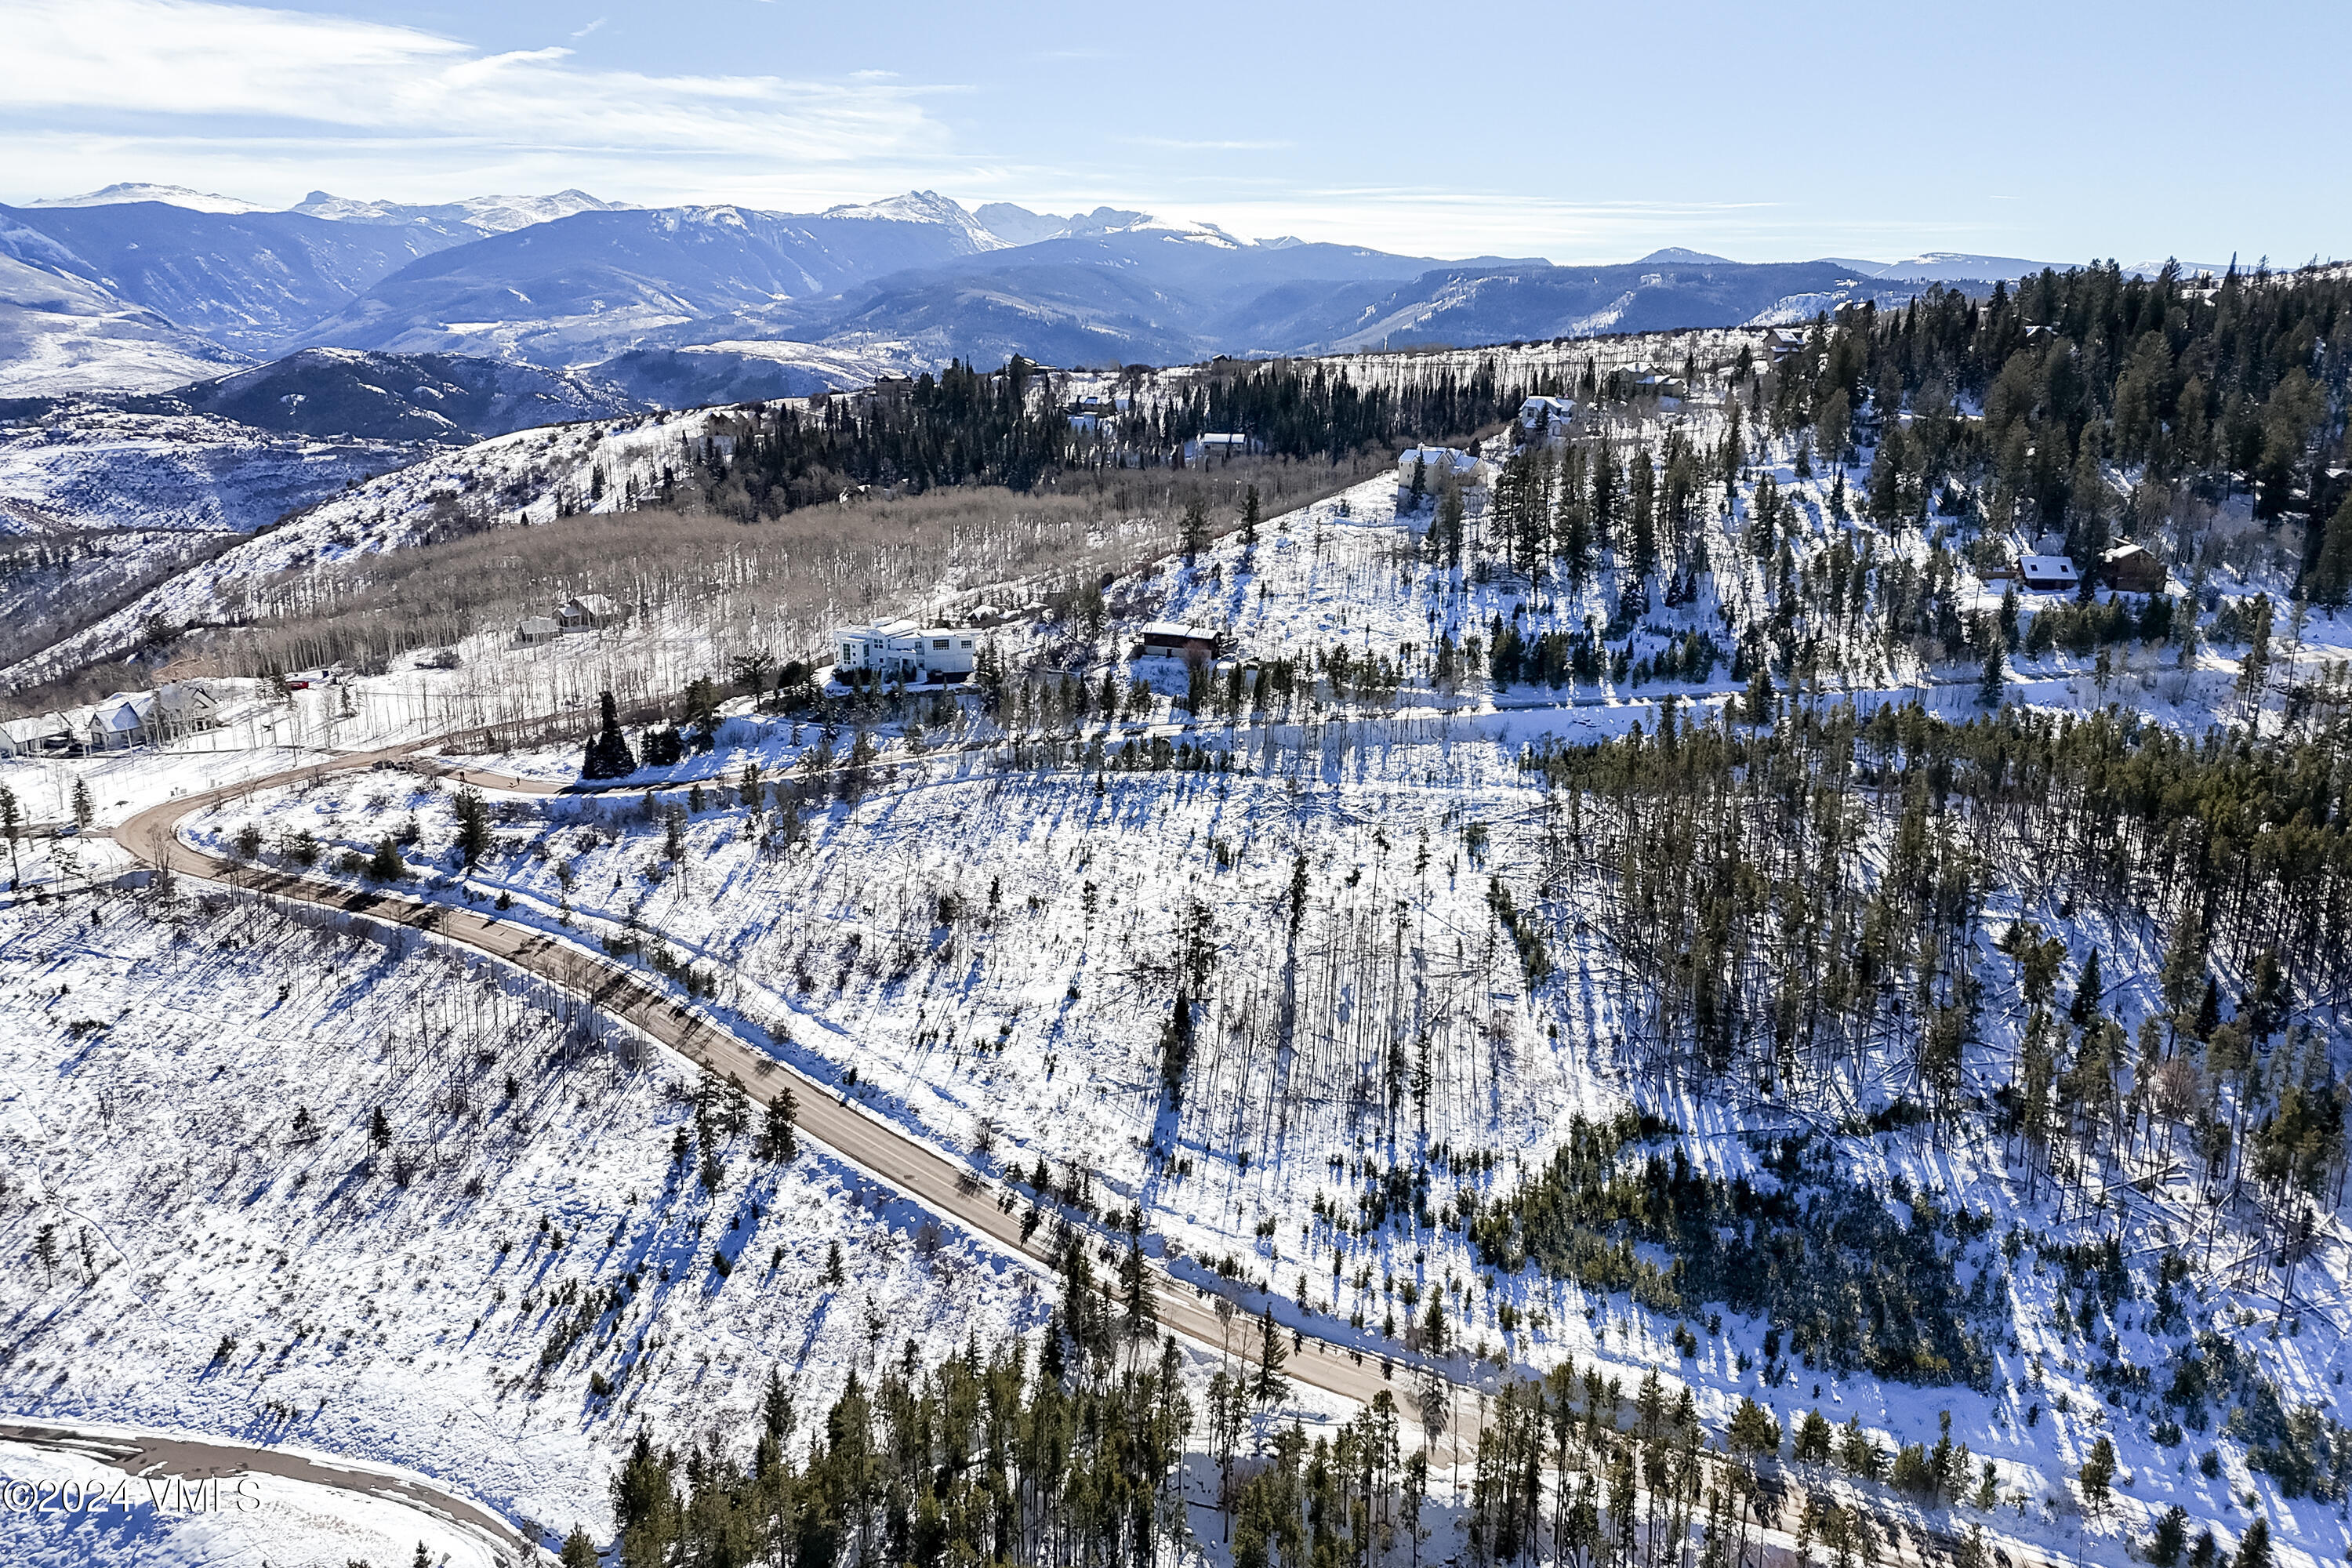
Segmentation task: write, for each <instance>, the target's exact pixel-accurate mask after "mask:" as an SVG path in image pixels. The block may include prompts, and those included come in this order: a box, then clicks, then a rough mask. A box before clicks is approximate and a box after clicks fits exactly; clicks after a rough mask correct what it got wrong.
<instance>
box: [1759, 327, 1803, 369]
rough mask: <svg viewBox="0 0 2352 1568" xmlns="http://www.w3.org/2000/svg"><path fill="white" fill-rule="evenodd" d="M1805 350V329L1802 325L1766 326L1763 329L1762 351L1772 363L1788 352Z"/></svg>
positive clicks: (1793, 352)
mask: <svg viewBox="0 0 2352 1568" xmlns="http://www.w3.org/2000/svg"><path fill="white" fill-rule="evenodd" d="M1804 352H1805V329H1804V328H1802V327H1767V328H1765V329H1764V353H1765V355H1766V357H1767V358H1768V359H1769V360H1770V362H1771V363H1774V364H1779V363H1780V362H1781V361H1782V360H1784V359H1787V358H1788V357H1789V356H1790V354H1799V353H1804Z"/></svg>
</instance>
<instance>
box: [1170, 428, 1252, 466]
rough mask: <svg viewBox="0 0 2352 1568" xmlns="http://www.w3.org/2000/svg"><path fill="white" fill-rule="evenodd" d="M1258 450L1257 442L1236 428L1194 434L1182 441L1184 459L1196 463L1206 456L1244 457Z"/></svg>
mask: <svg viewBox="0 0 2352 1568" xmlns="http://www.w3.org/2000/svg"><path fill="white" fill-rule="evenodd" d="M1257 450H1259V447H1258V443H1257V442H1256V441H1255V439H1253V438H1252V437H1248V436H1244V435H1243V434H1242V433H1241V432H1239V431H1237V430H1234V431H1224V432H1221V433H1213V434H1209V435H1204V436H1195V437H1192V439H1191V440H1190V441H1187V442H1185V443H1184V460H1185V461H1186V462H1188V463H1197V462H1200V461H1202V459H1203V458H1246V457H1248V456H1249V455H1250V454H1251V453H1252V452H1255V451H1257Z"/></svg>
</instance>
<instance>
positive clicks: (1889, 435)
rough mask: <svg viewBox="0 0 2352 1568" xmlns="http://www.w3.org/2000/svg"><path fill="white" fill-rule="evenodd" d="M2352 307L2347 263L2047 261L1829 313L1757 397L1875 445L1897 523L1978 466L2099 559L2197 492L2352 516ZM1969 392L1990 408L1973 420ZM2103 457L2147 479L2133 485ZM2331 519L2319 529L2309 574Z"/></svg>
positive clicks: (1874, 472)
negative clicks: (2249, 265)
mask: <svg viewBox="0 0 2352 1568" xmlns="http://www.w3.org/2000/svg"><path fill="white" fill-rule="evenodd" d="M2347 307H2352V279H2347V278H2345V277H2342V276H2333V275H2327V274H2317V275H2275V276H2274V275H2270V274H2265V273H2260V272H2257V273H2252V274H2243V273H2237V272H2232V273H2231V274H2230V275H2228V276H2227V277H2225V278H2223V279H2220V280H2219V281H2218V282H2215V281H2213V280H2210V279H2183V278H2181V277H2179V276H2178V275H2177V274H2176V273H2175V272H2173V271H2172V270H2171V269H2169V268H2168V269H2167V270H2166V271H2165V272H2163V273H2161V274H2159V275H2158V276H2157V277H2154V278H2126V277H2125V276H2124V275H2123V274H2122V272H2121V271H2120V270H2119V269H2118V268H2116V267H2115V266H2114V265H2113V264H2109V265H2107V266H2105V267H2092V268H2084V269H2082V270H2079V271H2072V272H2065V273H2058V272H2044V273H2042V275H2041V276H2040V277H2038V278H2032V279H2024V280H2023V281H2021V283H2020V284H2019V285H2018V287H2017V289H2016V291H2015V292H2014V293H2011V291H2010V290H2009V289H2007V288H2006V287H1997V288H1996V289H1995V290H1994V292H1993V294H1992V297H1991V298H1990V300H1975V299H1971V298H1969V297H1968V296H1966V295H1964V294H1960V293H1957V292H1954V291H1950V290H1947V289H1930V290H1929V291H1928V292H1927V294H1926V295H1925V296H1924V297H1922V298H1921V299H1919V300H1915V301H1913V302H1912V303H1910V304H1909V305H1907V306H1906V307H1904V308H1903V309H1901V310H1888V311H1885V312H1883V313H1881V312H1876V311H1874V310H1870V309H1868V308H1864V309H1860V310H1852V311H1848V312H1845V313H1844V314H1843V316H1842V317H1841V318H1840V320H1839V321H1838V322H1837V323H1836V324H1834V325H1832V324H1831V323H1829V322H1827V321H1822V322H1820V323H1817V324H1816V325H1815V327H1814V329H1813V331H1812V332H1811V334H1810V336H1809V338H1808V341H1807V343H1806V346H1805V348H1804V349H1803V351H1802V352H1801V353H1796V354H1793V355H1791V356H1790V357H1789V358H1787V359H1785V360H1783V361H1781V362H1780V363H1779V364H1777V365H1775V366H1773V367H1772V368H1771V369H1770V370H1769V371H1768V372H1765V373H1764V374H1760V375H1759V376H1757V377H1756V378H1755V380H1754V382H1753V384H1751V386H1750V387H1749V390H1748V402H1749V406H1750V410H1751V412H1752V413H1753V414H1755V415H1756V416H1758V417H1759V419H1761V420H1762V421H1763V422H1765V423H1766V424H1768V425H1769V426H1770V427H1771V428H1772V429H1774V430H1776V431H1780V432H1783V433H1786V432H1790V431H1801V432H1806V433H1808V434H1809V435H1810V437H1811V446H1812V447H1814V448H1815V449H1816V450H1818V451H1819V452H1821V453H1822V454H1824V455H1827V456H1831V457H1851V456H1854V455H1856V451H1857V447H1858V446H1859V445H1860V444H1861V443H1862V441H1863V440H1864V439H1865V438H1866V439H1867V440H1868V442H1869V443H1870V445H1871V446H1872V447H1873V451H1874V461H1873V466H1872V469H1871V476H1870V480H1869V484H1868V490H1867V493H1868V501H1869V505H1870V507H1871V510H1873V512H1874V514H1877V515H1879V516H1880V517H1881V520H1882V521H1888V522H1894V521H1904V520H1919V521H1924V520H1925V519H1926V517H1927V512H1928V510H1929V507H1930V505H1931V503H1932V502H1933V501H1934V500H1937V498H1938V496H1939V493H1940V490H1941V488H1942V486H1943V484H1944V482H1945V481H1946V480H1947V479H1949V478H1953V477H1958V478H1960V479H1964V480H1967V481H1969V482H1970V483H1972V484H1974V485H1975V486H1977V487H1978V488H1979V490H1980V493H1981V497H1982V510H1983V514H1984V516H1985V518H1986V520H1987V521H1990V522H1992V523H1993V524H1995V525H1996V526H2004V527H2005V526H2009V525H2011V523H2014V524H2016V525H2018V526H2021V527H2029V528H2034V529H2039V530H2045V531H2053V530H2063V531H2064V532H2065V533H2066V536H2067V542H2068V544H2069V547H2070V551H2069V552H2070V553H2072V554H2073V555H2074V557H2075V559H2076V560H2077V561H2078V562H2083V561H2088V562H2092V563H2095V562H2096V561H2097V559H2098V554H2099V552H2100V551H2101V550H2102V549H2104V547H2105V543H2106V542H2107V540H2108V538H2109V537H2110V536H2111V533H2112V532H2113V531H2115V528H2116V525H2117V524H2124V525H2127V526H2130V527H2132V528H2133V529H2134V530H2135V531H2143V532H2145V531H2153V530H2154V529H2155V528H2156V527H2158V525H2159V524H2160V523H2162V522H2164V521H2168V520H2169V519H2172V518H2173V517H2174V516H2175V514H2176V513H2177V511H2178V510H2179V506H2180V503H2181V502H2182V500H2184V499H2186V498H2189V497H2192V496H2199V495H2201V496H2203V497H2204V498H2205V499H2207V500H2211V499H2215V498H2217V497H2220V496H2223V495H2226V494H2227V493H2228V492H2229V491H2230V490H2231V489H2250V490H2251V491H2252V495H2253V498H2254V512H2255V515H2256V516H2257V517H2259V518H2263V519H2273V520H2274V519H2278V518H2281V517H2284V516H2286V515H2289V514H2293V513H2303V514H2305V515H2307V516H2310V517H2311V518H2313V519H2314V520H2315V521H2326V520H2331V519H2333V518H2334V517H2335V516H2336V515H2337V514H2338V513H2339V512H2340V511H2341V509H2342V508H2343V506H2344V505H2345V503H2346V500H2347V494H2352V489H2347V485H2346V483H2345V481H2344V480H2343V479H2340V478H2338V479H2330V478H2329V477H2328V474H2327V470H2328V469H2329V468H2331V467H2339V468H2340V467H2341V466H2342V458H2343V443H2344V441H2345V438H2346V437H2345V408H2346V395H2347V382H2348V381H2352V309H2347ZM1964 403H1966V404H1973V405H1976V406H1977V407H1979V408H1980V409H1981V411H1982V415H1983V417H1982V418H1981V419H1964V418H1962V417H1960V416H1959V412H1958V411H1959V408H1960V406H1961V405H1963V404H1964ZM1898 411H1907V412H1908V413H1909V415H1910V418H1909V419H1908V420H1907V421H1904V420H1898V419H1896V418H1895V417H1894V416H1895V415H1896V413H1897V412H1898ZM2102 464H2105V465H2107V466H2109V467H2110V468H2121V469H2123V470H2126V471H2127V472H2132V473H2136V474H2137V475H2138V477H2139V479H2138V483H2137V485H2135V486H2134V488H2133V489H2131V491H2130V492H2129V493H2128V494H2127V495H2126V496H2124V497H2121V498H2118V497H2117V496H2116V493H2115V490H2114V489H2113V487H2112V486H2111V485H2110V484H2109V483H2108V482H2106V480H2105V479H2103V478H2102V476H2101V465H2102ZM2325 535H2326V530H2324V529H2321V528H2314V529H2312V530H2311V531H2309V533H2308V535H2307V537H2306V540H2305V564H2306V566H2309V565H2313V564H2315V563H2317V561H2318V559H2319V556H2320V553H2321V551H2322V549H2323V548H2324V542H2325ZM2341 548H2342V549H2344V550H2347V551H2352V539H2347V541H2346V542H2345V543H2344V544H2343V546H2341ZM2347 575H2352V559H2347V561H2346V562H2345V563H2343V565H2342V567H2341V568H2337V569H2333V571H2332V575H2331V582H2330V583H2329V584H2328V590H2329V592H2331V593H2332V594H2333V595H2335V599H2334V602H2340V601H2341V595H2342V593H2343V591H2344V581H2343V579H2344V578H2345V577H2347ZM2312 596H2313V597H2314V598H2315V599H2321V600H2326V599H2327V597H2328V595H2327V594H2326V593H2322V592H2317V591H2315V592H2314V594H2313V595H2312Z"/></svg>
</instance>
